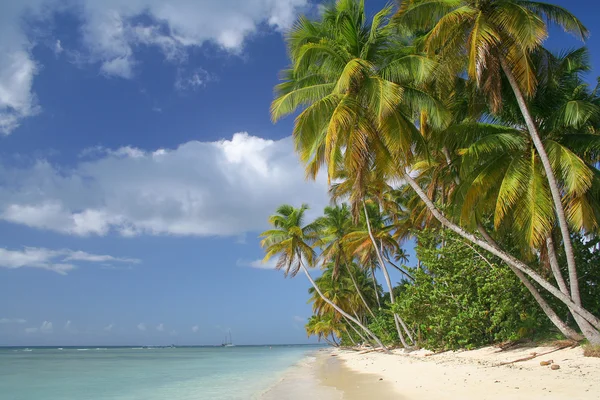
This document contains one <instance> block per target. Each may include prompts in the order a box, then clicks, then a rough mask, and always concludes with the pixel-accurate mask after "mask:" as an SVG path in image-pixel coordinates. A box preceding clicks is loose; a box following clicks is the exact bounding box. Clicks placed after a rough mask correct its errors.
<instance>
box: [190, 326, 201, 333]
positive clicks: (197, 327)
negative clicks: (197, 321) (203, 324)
mask: <svg viewBox="0 0 600 400" xmlns="http://www.w3.org/2000/svg"><path fill="white" fill-rule="evenodd" d="M199 330H200V327H199V326H198V325H194V326H192V332H194V333H198V331H199Z"/></svg>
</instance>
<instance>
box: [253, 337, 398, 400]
mask: <svg viewBox="0 0 600 400" xmlns="http://www.w3.org/2000/svg"><path fill="white" fill-rule="evenodd" d="M380 379H381V380H380ZM257 398H258V399H260V400H281V399H286V400H306V399H312V400H340V399H343V400H363V399H382V400H383V399H399V400H402V399H403V397H401V396H400V394H398V393H397V392H396V389H395V388H394V386H393V385H391V384H390V383H389V382H386V381H385V379H384V378H381V377H380V376H378V375H373V374H369V373H362V372H356V371H353V370H352V369H350V368H348V367H347V366H345V365H344V361H342V360H341V359H340V358H339V357H338V356H337V354H335V352H334V350H332V349H322V350H319V351H317V352H315V354H314V355H312V356H310V357H307V358H305V359H304V360H302V361H301V362H300V363H298V364H297V365H295V366H294V367H292V368H291V369H290V370H288V371H287V372H286V374H285V375H284V377H283V378H282V379H281V380H280V381H279V382H278V383H277V384H275V385H274V386H272V387H271V388H270V389H268V390H267V391H266V392H265V393H263V394H261V395H259V396H258V397H257Z"/></svg>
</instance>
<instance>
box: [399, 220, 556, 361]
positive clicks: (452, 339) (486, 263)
mask: <svg viewBox="0 0 600 400" xmlns="http://www.w3.org/2000/svg"><path fill="white" fill-rule="evenodd" d="M416 250H417V256H418V257H419V259H420V260H421V262H422V268H421V269H418V270H414V271H413V273H414V276H415V282H414V283H413V284H405V285H404V288H403V290H402V291H401V293H400V294H399V298H398V300H397V304H396V305H394V308H395V309H396V311H397V312H398V313H399V314H400V315H402V316H403V317H404V318H405V319H406V321H407V322H408V323H410V324H411V326H412V327H413V329H414V330H415V331H416V332H417V336H418V338H419V341H420V344H421V346H423V347H426V348H429V349H457V348H473V347H477V346H481V345H486V344H490V343H493V342H498V341H505V340H517V339H521V338H525V337H532V336H533V335H534V334H535V333H536V332H538V331H539V330H540V328H542V327H543V326H544V325H547V322H546V319H545V317H544V315H543V313H542V312H541V311H540V310H539V309H538V306H537V304H536V303H535V301H534V299H533V298H532V297H531V296H530V294H529V292H527V290H526V289H525V287H523V285H522V284H521V283H520V282H519V281H518V279H517V278H516V277H515V276H514V274H513V273H512V272H511V271H510V270H509V269H508V268H507V267H505V266H504V265H502V264H498V263H497V262H496V260H493V259H488V258H487V256H486V255H484V254H479V253H477V252H476V251H474V249H473V248H471V247H469V246H467V245H466V244H465V243H464V242H463V241H462V240H461V239H460V238H458V237H457V236H456V235H454V234H451V233H450V232H448V231H444V230H425V231H423V232H421V233H419V234H418V246H417V249H416ZM484 257H486V258H484Z"/></svg>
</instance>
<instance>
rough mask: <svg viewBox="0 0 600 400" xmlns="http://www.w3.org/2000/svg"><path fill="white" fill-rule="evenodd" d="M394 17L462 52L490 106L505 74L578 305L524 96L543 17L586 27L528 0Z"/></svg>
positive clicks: (437, 45) (450, 0)
mask: <svg viewBox="0 0 600 400" xmlns="http://www.w3.org/2000/svg"><path fill="white" fill-rule="evenodd" d="M396 21H397V22H398V24H399V25H400V26H401V27H402V28H405V29H406V31H407V32H410V33H417V32H427V33H426V34H425V35H424V36H423V37H422V38H421V39H420V41H421V42H422V45H423V48H424V49H425V50H426V51H427V52H429V53H430V54H436V55H439V56H441V57H442V58H447V59H449V60H455V59H456V58H457V57H459V58H461V57H463V55H466V59H465V60H464V64H463V65H465V66H466V72H467V74H468V76H469V77H470V78H471V79H472V80H474V81H475V82H476V83H477V85H478V87H480V88H481V89H482V90H483V91H484V92H485V93H486V94H487V96H488V99H489V103H490V105H491V108H492V111H499V110H500V109H501V105H502V103H503V100H504V99H505V96H503V95H502V75H504V76H505V77H506V79H507V81H508V83H509V85H510V87H511V89H512V91H513V94H514V96H515V98H516V101H517V104H518V107H519V110H520V112H521V115H522V119H521V121H519V122H520V123H521V124H522V125H523V126H524V127H526V129H527V131H528V133H529V135H530V136H531V143H532V144H533V147H534V148H535V150H536V152H537V153H538V155H539V161H540V164H541V167H542V169H543V171H544V173H545V179H546V180H547V181H548V190H549V192H550V194H551V198H552V202H553V210H544V212H554V213H555V214H556V217H557V222H558V228H559V230H560V232H561V236H562V242H563V246H564V250H565V254H566V258H567V266H568V270H569V281H570V290H571V297H572V300H573V301H574V302H575V303H576V304H577V305H581V298H580V294H579V285H578V278H577V269H576V266H575V257H574V253H573V246H572V243H571V238H570V233H569V227H568V220H567V216H566V213H565V209H564V207H563V204H562V198H561V191H560V186H559V184H558V182H557V179H556V176H555V173H554V171H553V168H552V161H551V158H550V157H549V154H548V151H547V150H546V148H545V147H544V143H543V141H542V137H541V135H540V132H539V125H538V123H537V122H536V121H535V119H534V117H533V115H532V113H531V105H530V103H529V102H528V99H530V98H531V97H532V96H533V95H534V94H535V92H536V89H537V79H536V71H535V68H534V66H533V64H532V62H531V54H532V52H533V51H535V50H537V49H538V48H539V47H540V46H541V45H542V43H543V41H544V40H545V39H546V37H547V36H548V28H547V21H548V22H552V23H555V24H557V25H559V26H561V27H562V28H564V29H565V30H566V31H569V32H571V33H573V34H575V35H576V36H578V37H580V38H581V39H585V38H586V37H587V35H588V31H587V29H586V28H585V27H584V26H583V24H582V23H581V22H580V21H579V20H578V19H577V18H576V17H575V16H574V15H572V14H571V13H569V12H568V11H567V10H565V9H564V8H562V7H558V6H555V5H552V4H548V3H542V2H537V1H529V0H476V1H474V0H404V1H402V2H401V4H400V7H399V10H398V12H397V15H396ZM449 63H450V64H453V63H452V62H449ZM538 184H539V182H538ZM599 340H600V339H599Z"/></svg>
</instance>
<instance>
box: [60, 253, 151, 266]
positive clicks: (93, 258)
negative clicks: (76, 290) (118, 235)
mask: <svg viewBox="0 0 600 400" xmlns="http://www.w3.org/2000/svg"><path fill="white" fill-rule="evenodd" d="M65 260H73V261H89V262H108V261H112V262H123V263H130V264H139V263H140V262H141V261H140V260H138V259H136V258H121V257H113V256H109V255H99V254H90V253H86V252H85V251H73V252H70V253H69V255H68V256H67V257H66V258H65Z"/></svg>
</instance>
